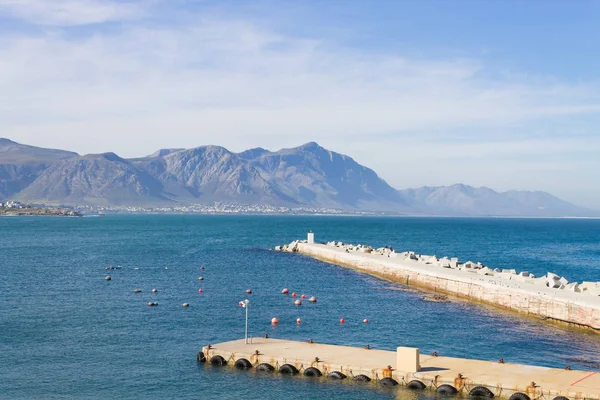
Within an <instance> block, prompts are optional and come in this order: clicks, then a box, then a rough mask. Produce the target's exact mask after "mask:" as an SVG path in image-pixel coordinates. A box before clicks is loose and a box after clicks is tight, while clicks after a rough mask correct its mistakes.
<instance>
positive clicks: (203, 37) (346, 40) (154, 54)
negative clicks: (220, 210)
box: [0, 0, 600, 208]
mask: <svg viewBox="0 0 600 400" xmlns="http://www.w3.org/2000/svg"><path fill="white" fill-rule="evenodd" d="M599 37H600V2H597V1H584V0H578V1H575V2H569V1H566V0H565V1H536V0H531V1H499V0H490V1H475V0H472V1H450V0H443V1H433V0H422V1H326V2H323V1H318V2H317V1H302V2H297V1H295V2H292V1H256V2H243V1H190V0H188V1H185V0H168V1H167V0H145V1H133V0H132V1H117V0H52V1H49V0H0V54H1V56H0V87H2V92H3V95H2V96H0V132H2V133H1V134H0V136H4V137H9V138H11V139H13V140H16V141H20V142H23V143H27V144H33V145H38V146H48V147H60V148H66V149H70V150H74V151H77V152H79V153H91V152H95V153H97V152H104V151H115V152H117V153H118V154H120V155H122V156H124V157H134V156H141V155H144V154H149V153H152V152H154V151H155V150H156V149H158V148H164V147H194V146H198V145H203V144H219V145H223V146H225V147H227V148H229V149H230V150H233V151H241V150H243V149H245V148H249V147H257V146H261V147H265V148H269V149H272V150H276V149H279V148H281V147H292V146H297V145H300V144H302V143H305V142H308V141H317V142H319V143H320V144H322V145H323V146H324V147H327V148H329V149H332V150H334V151H338V152H341V153H345V154H348V155H350V156H352V157H353V158H355V159H356V160H357V161H358V162H360V163H363V164H365V165H367V166H369V167H371V168H373V169H374V170H376V171H377V172H378V173H379V174H380V175H381V176H382V177H383V178H384V179H386V180H387V181H388V182H389V183H390V184H392V185H393V186H395V187H397V188H406V187H416V186H422V185H448V184H453V183H458V182H461V183H466V184H470V185H474V186H488V187H491V188H493V189H496V190H501V191H502V190H509V189H521V190H545V191H549V192H551V193H553V194H555V195H558V196H559V197H562V198H564V199H567V200H569V201H572V202H575V203H578V204H581V205H584V206H587V207H592V208H600V183H598V181H600V179H598V178H599V176H600V132H599V129H598V127H599V126H600V77H599V73H598V71H600V41H598V40H597V38H599Z"/></svg>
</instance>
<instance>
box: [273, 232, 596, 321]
mask: <svg viewBox="0 0 600 400" xmlns="http://www.w3.org/2000/svg"><path fill="white" fill-rule="evenodd" d="M275 250H278V251H286V252H294V253H301V254H303V255H306V256H310V257H313V258H316V259H319V260H322V261H326V262H329V263H332V264H336V265H339V266H344V267H350V268H353V269H355V270H358V271H360V272H364V273H367V274H370V275H374V276H377V277H380V278H384V279H388V280H391V281H394V282H398V283H401V284H404V285H409V286H415V287H419V288H422V289H426V290H430V291H434V292H436V293H443V294H450V295H454V296H458V297H461V298H465V299H468V300H472V301H477V302H484V303H487V304H491V305H494V306H497V307H501V308H503V309H509V310H513V311H517V312H519V313H524V314H527V315H531V316H535V317H540V318H541V319H545V320H554V321H560V322H564V323H568V324H573V325H576V326H578V327H584V328H590V329H593V330H595V331H596V332H598V333H600V282H581V283H578V282H569V281H568V280H567V279H565V278H564V277H561V276H558V275H556V274H553V273H551V272H548V273H547V274H546V275H544V276H535V275H534V274H531V273H529V272H526V271H521V272H518V271H517V270H516V269H513V268H510V269H499V268H491V267H488V266H485V265H483V264H481V263H479V262H472V261H465V262H461V261H459V260H458V259H457V258H448V257H437V256H435V255H423V254H418V253H415V252H412V251H403V252H398V251H396V250H395V249H393V248H391V247H383V248H373V247H371V246H367V245H361V244H358V245H353V244H347V243H342V242H335V241H331V242H328V243H326V244H318V243H315V241H314V233H312V232H311V233H309V235H308V240H296V241H293V242H292V243H290V244H286V245H283V246H277V247H276V248H275Z"/></svg>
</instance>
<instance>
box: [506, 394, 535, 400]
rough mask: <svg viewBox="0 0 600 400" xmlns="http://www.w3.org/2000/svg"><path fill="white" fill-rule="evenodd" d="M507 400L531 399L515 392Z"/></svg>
mask: <svg viewBox="0 0 600 400" xmlns="http://www.w3.org/2000/svg"><path fill="white" fill-rule="evenodd" d="M508 400H531V398H530V397H529V396H527V395H526V394H525V393H521V392H516V393H513V394H512V396H510V397H509V398H508Z"/></svg>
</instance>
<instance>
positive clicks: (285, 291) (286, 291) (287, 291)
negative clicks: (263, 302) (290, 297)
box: [281, 288, 290, 294]
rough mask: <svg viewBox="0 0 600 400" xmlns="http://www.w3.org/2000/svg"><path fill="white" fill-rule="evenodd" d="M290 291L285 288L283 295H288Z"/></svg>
mask: <svg viewBox="0 0 600 400" xmlns="http://www.w3.org/2000/svg"><path fill="white" fill-rule="evenodd" d="M289 292H290V291H289V290H288V289H287V288H283V290H282V291H281V294H288V293H289Z"/></svg>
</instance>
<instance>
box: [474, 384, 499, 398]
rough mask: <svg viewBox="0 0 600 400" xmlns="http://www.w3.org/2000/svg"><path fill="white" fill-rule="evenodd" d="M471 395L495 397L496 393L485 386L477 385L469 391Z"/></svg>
mask: <svg viewBox="0 0 600 400" xmlns="http://www.w3.org/2000/svg"><path fill="white" fill-rule="evenodd" d="M469 396H470V397H479V398H481V399H493V398H494V393H492V391H491V390H490V389H488V388H486V387H485V386H476V387H474V388H473V389H471V391H470V392H469Z"/></svg>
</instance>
